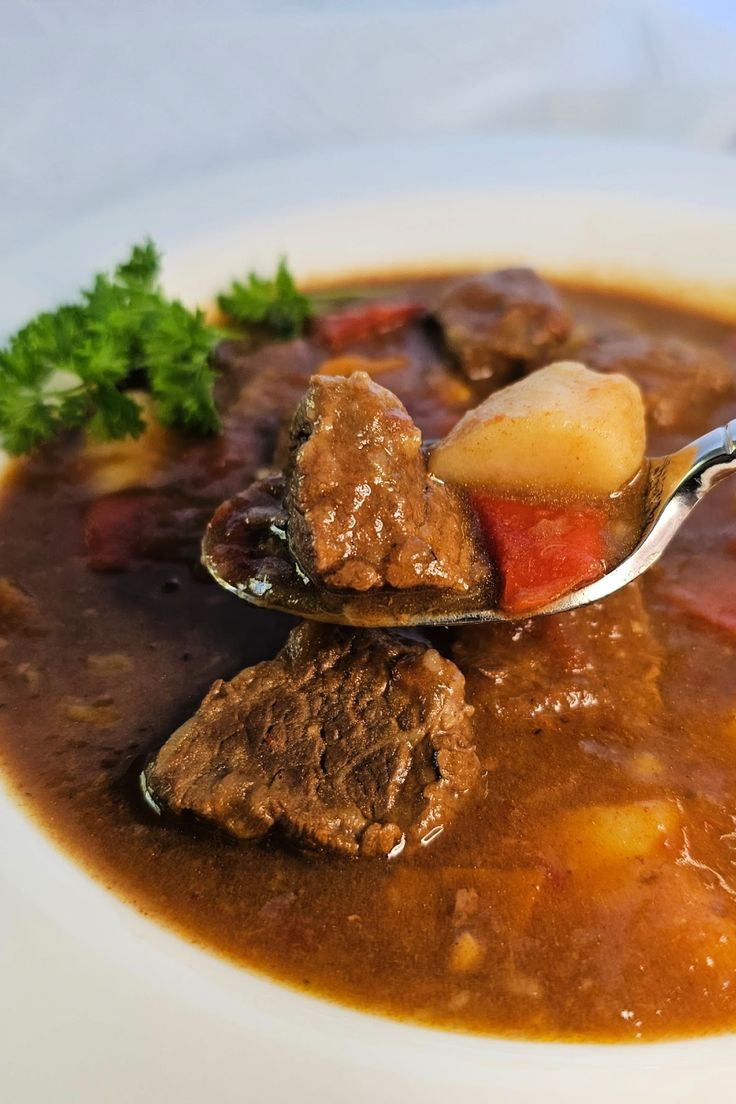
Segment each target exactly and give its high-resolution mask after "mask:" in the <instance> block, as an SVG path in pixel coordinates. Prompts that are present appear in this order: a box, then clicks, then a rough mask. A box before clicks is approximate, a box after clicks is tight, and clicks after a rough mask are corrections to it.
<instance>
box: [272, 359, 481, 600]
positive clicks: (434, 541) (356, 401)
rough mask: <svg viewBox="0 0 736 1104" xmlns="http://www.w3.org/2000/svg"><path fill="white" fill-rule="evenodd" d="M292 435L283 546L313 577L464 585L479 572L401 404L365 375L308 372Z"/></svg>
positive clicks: (448, 494)
mask: <svg viewBox="0 0 736 1104" xmlns="http://www.w3.org/2000/svg"><path fill="white" fill-rule="evenodd" d="M292 442H293V443H292V452H291V457H290V462H289V466H288V468H287V494H286V503H287V507H288V510H289V544H290V546H291V550H292V553H293V555H294V557H295V559H296V560H297V562H298V563H299V565H300V566H301V568H302V570H303V571H304V572H305V574H307V575H308V576H309V577H310V578H311V579H312V580H313V581H314V582H316V583H319V584H321V585H323V586H327V587H332V588H334V589H336V590H356V591H366V590H373V589H375V588H377V587H385V586H388V587H394V588H397V589H405V588H409V587H444V588H447V589H450V590H455V591H466V590H468V589H469V588H470V587H471V585H472V584H473V583H474V582H475V581H477V579H478V578H479V577H480V575H481V574H482V572H483V571H484V568H483V566H482V558H480V557H478V559H477V560H476V554H475V548H474V543H473V540H472V536H471V533H470V531H469V523H468V521H467V519H466V515H465V511H464V509H463V506H462V504H461V502H460V500H459V498H458V497H457V496H456V494H455V492H453V491H452V490H451V489H450V488H449V487H446V486H445V485H444V484H443V483H441V482H439V481H438V480H436V479H434V478H433V477H432V476H430V475H428V473H427V465H426V461H425V459H424V456H423V454H422V440H421V434H420V432H419V430H418V429H417V427H416V426H415V425H414V423H413V421H412V420H411V418H410V417H409V415H408V414H407V412H406V409H405V407H404V406H403V404H402V403H401V402H400V401H399V400H398V399H397V398H396V396H395V395H393V394H392V393H391V392H390V391H387V390H386V389H385V388H384V387H381V386H379V385H378V384H377V383H374V382H373V380H371V379H370V377H369V376H368V375H367V374H366V373H365V372H355V373H354V374H353V375H352V376H350V377H349V378H347V379H346V378H344V377H341V376H330V377H327V376H315V377H314V378H313V379H312V382H311V384H310V387H309V390H308V391H307V393H306V395H305V397H304V399H303V401H302V403H301V405H300V407H299V409H298V410H297V413H296V416H295V419H294V423H293V426H292Z"/></svg>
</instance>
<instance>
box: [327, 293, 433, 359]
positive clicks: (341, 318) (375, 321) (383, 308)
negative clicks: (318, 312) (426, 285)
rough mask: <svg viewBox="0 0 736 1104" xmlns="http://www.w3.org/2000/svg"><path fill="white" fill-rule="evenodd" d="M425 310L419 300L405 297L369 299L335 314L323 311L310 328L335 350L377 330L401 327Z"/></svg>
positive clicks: (365, 337)
mask: <svg viewBox="0 0 736 1104" xmlns="http://www.w3.org/2000/svg"><path fill="white" fill-rule="evenodd" d="M425 310H426V308H425V307H423V306H422V304H421V303H414V302H408V301H404V302H400V303H371V304H370V305H369V306H362V307H354V308H351V309H349V310H345V311H340V313H339V314H323V315H322V316H321V317H320V318H317V319H316V320H315V323H314V331H315V334H316V336H317V339H318V340H319V341H322V342H323V343H324V344H325V345H327V346H328V347H329V348H330V350H331V351H332V352H333V353H338V352H340V351H341V350H342V349H346V348H348V347H349V346H350V345H357V344H358V343H359V342H361V341H367V340H368V339H369V338H371V337H376V336H377V335H378V334H385V333H391V332H392V331H393V330H398V329H401V327H402V326H405V325H406V324H407V322H411V320H412V319H413V318H418V317H419V316H420V315H422V314H424V313H425Z"/></svg>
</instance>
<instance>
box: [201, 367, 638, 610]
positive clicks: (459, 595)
mask: <svg viewBox="0 0 736 1104" xmlns="http://www.w3.org/2000/svg"><path fill="white" fill-rule="evenodd" d="M644 446H645V428H644V406H643V402H642V398H641V393H640V392H639V389H638V388H637V386H636V385H635V384H634V383H633V382H632V381H631V380H629V379H627V378H625V377H624V376H620V375H617V374H615V373H614V374H608V375H603V374H600V373H597V372H593V371H591V370H590V369H588V368H586V367H585V366H584V365H582V364H579V363H575V362H569V361H565V362H559V363H555V364H551V365H549V366H548V367H547V368H542V369H539V370H538V371H536V372H534V373H533V374H532V375H530V376H528V377H526V378H524V379H522V380H520V381H518V382H517V383H514V384H512V385H510V386H509V387H506V388H504V389H502V390H501V391H497V392H495V393H494V394H492V395H491V396H489V397H488V398H487V399H486V400H485V401H484V402H482V403H481V404H480V405H479V406H478V407H476V408H475V409H474V410H471V411H469V412H468V413H467V414H466V415H465V416H464V417H463V418H462V419H461V420H460V421H459V423H458V424H457V425H456V426H455V427H454V428H453V429H452V430H451V431H450V433H449V434H448V435H447V436H446V437H445V438H444V439H443V440H441V441H439V442H436V443H434V444H431V443H429V444H426V443H425V446H424V448H423V447H422V441H421V435H420V433H419V430H418V429H417V427H416V426H415V425H414V423H413V422H412V420H411V418H410V417H409V415H408V413H407V411H406V409H405V407H404V406H403V404H402V403H401V402H400V401H399V399H398V398H397V397H396V396H395V395H393V394H392V393H391V392H390V391H388V390H387V389H386V388H384V387H382V386H380V385H379V384H378V383H376V382H375V381H373V380H371V379H370V378H369V376H368V375H367V374H366V373H364V372H356V373H354V374H353V375H351V376H349V377H340V376H321V375H316V376H313V377H312V380H311V382H310V384H309V387H308V389H307V392H306V395H305V397H304V399H303V400H302V402H301V404H300V406H299V408H298V410H297V413H296V416H295V417H294V420H293V423H292V427H291V443H290V450H289V459H288V462H287V464H286V468H285V471H284V472H283V473H280V474H275V475H273V476H269V477H267V478H266V479H264V480H262V481H261V482H260V483H257V484H256V485H254V486H252V487H251V488H249V489H248V490H247V491H246V492H244V493H243V494H241V495H239V496H237V497H236V498H234V499H231V500H229V501H228V502H226V503H224V504H223V505H222V506H221V507H220V508H219V510H218V511H217V512H216V514H215V515H214V518H213V519H212V522H211V524H210V527H209V530H208V533H207V535H206V537H205V543H204V556H205V562H206V564H207V566H208V567H209V568H210V570H211V571H212V572H213V574H214V575H215V577H216V578H218V579H219V580H220V581H221V582H223V583H224V584H225V585H226V586H229V588H230V589H233V590H235V591H236V592H237V593H239V594H240V595H241V596H242V597H246V598H248V599H249V600H250V601H254V602H256V603H258V604H262V605H268V606H272V607H275V608H282V609H289V610H293V611H294V612H299V613H300V614H302V615H304V616H308V617H316V618H318V619H323V620H330V621H338V622H340V621H341V622H346V623H348V624H355V625H371V624H373V625H391V624H401V623H404V622H406V623H422V622H424V623H428V624H443V623H448V622H451V621H461V620H473V619H474V614H477V611H478V610H480V609H482V608H484V607H488V606H489V605H490V606H495V607H497V608H498V609H499V610H501V611H503V612H504V613H506V614H509V615H517V614H522V613H525V612H527V611H536V610H538V609H540V608H542V607H544V606H545V605H546V604H548V603H549V602H551V601H553V600H554V599H556V598H558V597H560V596H561V595H564V594H565V593H567V592H568V591H571V590H573V589H575V588H576V587H579V586H581V585H582V584H584V583H587V582H590V581H592V580H593V579H596V578H598V577H599V576H601V575H603V574H604V573H605V572H606V571H607V570H608V569H609V568H610V567H611V566H613V565H615V563H617V562H618V561H619V560H620V559H621V558H622V557H623V555H625V553H626V551H627V550H628V547H629V546H630V545H631V543H633V541H634V540H635V539H636V536H637V535H638V531H639V527H640V520H639V516H638V512H639V510H640V507H641V491H642V484H643V475H642V473H643V467H644Z"/></svg>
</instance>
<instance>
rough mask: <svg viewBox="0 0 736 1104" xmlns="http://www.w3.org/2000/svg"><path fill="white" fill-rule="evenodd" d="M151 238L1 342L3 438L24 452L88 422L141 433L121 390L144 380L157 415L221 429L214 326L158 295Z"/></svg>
mask: <svg viewBox="0 0 736 1104" xmlns="http://www.w3.org/2000/svg"><path fill="white" fill-rule="evenodd" d="M159 267H160V257H159V254H158V252H157V250H156V248H155V247H154V245H153V243H152V242H150V241H147V242H145V243H143V244H142V245H136V246H134V248H133V250H132V251H131V254H130V257H129V259H128V260H127V261H125V262H124V263H123V264H120V265H118V266H117V268H116V269H115V270H114V272H113V274H112V275H107V274H100V275H98V276H96V277H95V279H94V281H93V283H92V285H91V286H90V287H89V288H87V289H86V290H84V291H83V292H82V293H81V295H80V298H79V300H78V301H77V302H75V303H71V304H67V305H65V306H62V307H59V308H58V309H57V310H55V311H47V312H44V313H43V314H39V315H37V316H36V317H35V318H34V319H32V321H30V322H29V323H28V324H27V325H26V326H24V327H23V328H22V329H21V330H19V331H18V332H17V333H16V334H15V335H14V336H13V337H11V339H10V341H9V342H8V344H7V345H6V347H5V348H4V349H1V350H0V439H1V440H2V443H3V445H4V447H5V448H6V449H7V450H8V452H10V453H16V454H17V453H21V452H27V451H29V450H30V449H32V448H34V447H35V446H36V445H38V444H39V443H40V442H42V441H45V440H47V439H49V438H50V437H53V436H54V435H55V434H56V433H57V432H58V431H59V430H62V429H71V428H75V427H78V426H82V425H88V428H89V430H90V431H91V432H92V433H94V434H96V435H98V436H100V437H103V438H119V437H126V436H133V437H137V436H139V435H140V434H141V433H142V432H143V429H144V422H143V417H142V414H141V409H140V406H139V405H138V403H137V402H136V400H135V398H134V397H133V396H131V395H130V394H128V393H126V388H127V387H131V386H135V387H138V388H141V387H147V388H148V389H149V390H150V391H151V393H152V394H153V396H154V398H155V399H156V413H157V416H158V418H159V419H160V420H161V422H163V424H164V425H167V426H177V427H180V428H183V429H186V430H191V431H193V432H197V433H211V432H213V431H215V430H216V429H217V427H218V424H219V422H218V418H217V412H216V410H215V406H214V402H213V397H212V391H213V384H214V372H213V370H212V368H211V367H210V365H209V353H210V351H211V349H212V347H213V345H214V344H215V342H216V341H217V339H218V336H219V334H218V331H217V330H216V329H214V328H213V327H211V326H208V325H207V324H206V322H205V318H204V314H203V313H202V311H199V310H195V311H190V310H187V309H186V308H185V307H184V306H183V305H182V304H181V303H180V302H179V301H178V300H176V299H174V300H169V299H167V298H165V296H164V295H163V293H162V291H161V288H160V286H159V283H158V275H159Z"/></svg>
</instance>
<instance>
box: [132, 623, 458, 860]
mask: <svg viewBox="0 0 736 1104" xmlns="http://www.w3.org/2000/svg"><path fill="white" fill-rule="evenodd" d="M464 685H465V683H464V679H463V676H462V675H461V673H460V671H459V670H458V669H457V667H456V666H455V664H454V663H452V662H450V661H449V660H447V659H443V658H442V657H441V656H440V655H439V654H438V652H436V651H435V650H434V649H433V648H430V647H428V646H427V645H426V644H422V643H417V642H415V641H413V640H407V639H403V638H401V637H399V636H392V635H390V634H388V633H384V632H371V631H362V632H354V631H352V630H348V629H338V628H334V627H330V626H326V625H317V624H313V623H303V624H301V625H299V626H297V628H295V629H294V630H293V631H292V632H291V635H290V636H289V639H288V641H287V643H286V645H285V646H284V648H283V649H282V651H281V652H280V653H279V654H278V656H276V658H275V659H272V660H268V661H267V662H265V663H259V664H258V665H257V666H255V667H249V668H246V669H245V670H244V671H241V672H240V674H239V675H236V676H235V678H234V679H233V680H232V681H231V682H222V681H218V682H216V683H215V684H214V685H213V687H212V689H211V690H210V692H209V694H208V695H207V697H206V698H205V699H204V701H203V702H202V705H201V706H200V707H199V709H198V710H197V712H196V713H195V714H194V716H193V717H192V718H191V719H190V720H188V721H186V723H185V724H183V725H182V727H181V728H180V729H178V731H177V732H175V733H174V734H173V736H171V738H170V739H169V740H168V741H167V742H166V743H165V744H164V746H163V747H162V748H161V750H160V751H159V752H158V754H157V756H156V758H155V759H154V760H153V762H152V764H151V765H150V766H149V768H148V770H147V785H148V789H149V793H151V794H152V795H153V796H154V798H155V800H156V801H157V802H161V803H163V804H165V805H166V806H168V807H169V808H170V809H172V810H173V811H175V812H177V813H182V812H191V813H195V814H196V815H197V816H199V817H203V818H204V819H206V820H208V821H211V822H212V823H214V824H216V825H218V826H219V827H221V828H224V829H225V830H226V831H228V832H230V833H231V834H232V835H234V836H237V837H239V838H241V839H251V838H254V837H258V836H262V835H265V833H266V832H268V831H269V829H271V828H272V827H275V828H278V829H279V830H280V831H281V832H282V833H283V834H284V835H286V836H287V837H290V838H291V839H293V840H295V841H296V842H298V843H299V844H300V845H302V846H307V847H326V848H329V849H331V850H333V851H338V852H342V853H344V854H348V855H353V854H358V853H359V854H361V855H386V854H390V853H392V852H393V853H397V852H398V850H399V849H401V848H402V847H403V846H404V844H405V843H407V844H409V845H410V846H412V845H418V844H419V843H420V842H421V841H425V842H428V837H430V838H433V836H434V834H435V833H436V834H439V833H438V829H439V830H441V828H442V827H443V826H444V825H446V824H447V823H448V822H449V820H450V818H451V817H452V816H453V815H454V812H455V810H456V808H457V806H458V797H459V796H460V795H461V794H464V793H465V792H466V791H468V790H469V789H471V787H472V786H473V785H474V783H475V782H476V780H477V777H478V760H477V757H476V755H475V751H474V749H473V747H472V745H471V743H470V732H469V725H468V715H469V713H470V712H471V711H470V710H469V708H468V707H467V706H466V704H465V697H464Z"/></svg>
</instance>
